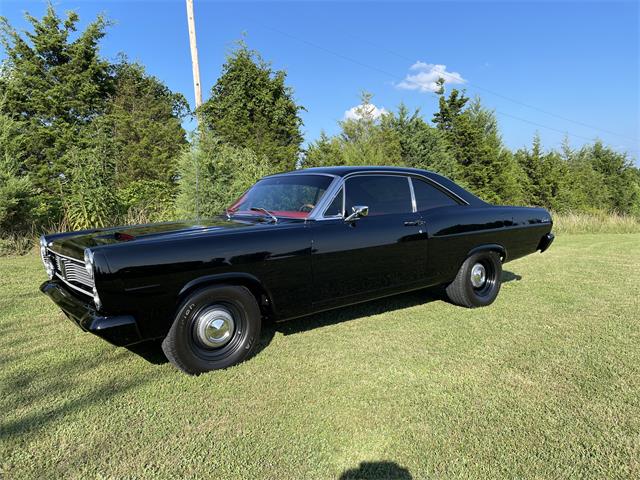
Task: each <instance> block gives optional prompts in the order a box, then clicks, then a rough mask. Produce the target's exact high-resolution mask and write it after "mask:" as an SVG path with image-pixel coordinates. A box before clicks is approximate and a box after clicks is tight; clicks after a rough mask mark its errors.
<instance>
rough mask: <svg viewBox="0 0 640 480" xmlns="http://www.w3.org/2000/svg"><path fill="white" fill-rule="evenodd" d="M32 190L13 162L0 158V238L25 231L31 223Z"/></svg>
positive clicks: (27, 178) (29, 183) (26, 178)
mask: <svg viewBox="0 0 640 480" xmlns="http://www.w3.org/2000/svg"><path fill="white" fill-rule="evenodd" d="M33 194H34V188H33V185H32V184H31V181H30V179H29V177H27V176H19V175H18V167H17V165H16V164H15V162H12V161H11V160H9V159H8V158H6V157H5V158H0V236H6V235H8V234H9V233H10V232H18V231H22V230H25V229H26V228H27V227H28V226H29V225H30V222H31V216H32V209H33V207H34V202H33Z"/></svg>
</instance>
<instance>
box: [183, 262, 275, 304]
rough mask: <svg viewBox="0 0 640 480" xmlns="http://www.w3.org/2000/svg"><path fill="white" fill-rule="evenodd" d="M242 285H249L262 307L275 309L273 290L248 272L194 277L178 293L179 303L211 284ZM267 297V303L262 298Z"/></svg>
mask: <svg viewBox="0 0 640 480" xmlns="http://www.w3.org/2000/svg"><path fill="white" fill-rule="evenodd" d="M220 284H225V285H242V286H244V287H247V288H248V289H249V290H250V291H251V293H253V294H254V296H255V297H256V301H257V302H258V305H260V306H261V307H268V309H269V311H271V312H274V311H275V305H274V304H273V300H272V299H273V297H272V295H271V292H270V291H269V289H268V288H267V286H266V285H264V283H263V282H262V281H260V279H258V278H257V277H256V276H254V275H251V274H250V273H246V272H226V273H219V274H212V275H203V276H201V277H198V278H194V279H193V280H191V281H189V282H188V283H187V284H186V285H184V286H183V287H182V288H181V289H180V292H179V293H178V304H180V303H182V301H183V300H184V299H185V298H186V297H187V296H188V295H190V294H191V293H193V292H194V291H196V290H198V289H200V288H203V287H208V286H210V285H220ZM263 295H264V296H265V298H266V304H265V302H264V301H263V299H262V298H261V297H262V296H263Z"/></svg>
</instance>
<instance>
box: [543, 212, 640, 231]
mask: <svg viewBox="0 0 640 480" xmlns="http://www.w3.org/2000/svg"><path fill="white" fill-rule="evenodd" d="M553 230H554V231H555V232H556V233H560V234H562V233H640V217H638V216H634V215H620V214H617V213H609V212H603V211H601V212H593V213H581V212H568V213H554V214H553Z"/></svg>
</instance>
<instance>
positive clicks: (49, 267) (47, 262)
mask: <svg viewBox="0 0 640 480" xmlns="http://www.w3.org/2000/svg"><path fill="white" fill-rule="evenodd" d="M40 258H41V259H42V263H43V265H44V269H45V271H46V272H47V275H48V276H49V279H52V278H53V274H54V273H55V269H54V268H53V262H52V261H51V258H50V257H49V254H48V253H47V241H46V240H45V238H44V235H42V236H41V237H40Z"/></svg>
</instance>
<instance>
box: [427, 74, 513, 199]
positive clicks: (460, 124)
mask: <svg viewBox="0 0 640 480" xmlns="http://www.w3.org/2000/svg"><path fill="white" fill-rule="evenodd" d="M441 84H442V82H441ZM441 86H442V85H441ZM439 95H440V99H439V110H438V112H436V113H435V114H434V116H433V121H434V123H435V124H436V127H437V128H438V129H439V130H440V131H441V132H443V134H444V136H445V138H446V140H447V143H448V145H449V151H450V152H451V154H452V156H453V157H454V159H455V160H456V162H457V164H458V170H457V172H458V175H457V178H455V179H456V180H458V181H459V182H460V183H462V184H463V185H465V186H467V187H468V188H469V189H470V190H471V191H472V192H473V193H475V194H476V195H478V196H480V197H481V198H483V199H484V200H486V201H488V202H493V203H520V202H522V201H523V200H524V196H523V191H522V186H521V185H522V180H523V178H524V175H523V173H522V171H521V169H520V168H519V166H518V164H517V163H516V162H515V160H514V158H513V156H512V155H511V153H510V152H509V151H508V150H507V149H505V148H504V146H503V145H502V140H501V138H500V135H499V133H498V126H497V121H496V119H495V115H494V114H493V112H491V111H489V110H487V109H485V108H484V107H483V106H482V104H481V103H480V100H479V99H475V100H474V101H473V102H472V103H471V104H470V105H469V106H467V102H468V101H469V99H468V98H467V97H466V96H465V95H464V92H462V93H461V92H459V91H458V90H456V89H453V90H452V91H451V93H450V94H449V96H448V97H445V95H444V89H443V88H441V89H440V90H439ZM465 107H466V108H465Z"/></svg>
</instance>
